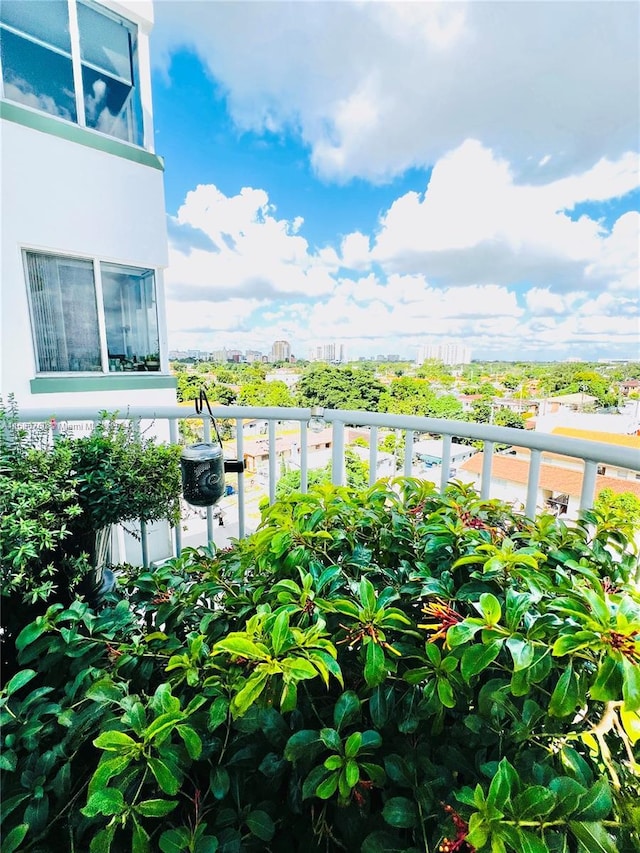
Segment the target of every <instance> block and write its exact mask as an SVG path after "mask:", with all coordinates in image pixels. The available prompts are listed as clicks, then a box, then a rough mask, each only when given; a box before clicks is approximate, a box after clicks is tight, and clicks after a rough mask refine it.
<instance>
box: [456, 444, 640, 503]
mask: <svg viewBox="0 0 640 853" xmlns="http://www.w3.org/2000/svg"><path fill="white" fill-rule="evenodd" d="M483 457H484V453H477V454H476V455H475V456H472V457H471V459H467V460H466V462H463V463H462V465H460V466H459V469H462V470H463V471H468V472H469V473H470V474H480V473H481V472H482V459H483ZM491 478H492V479H494V480H507V481H508V482H510V483H521V484H523V485H526V483H527V482H528V480H529V462H528V461H527V460H525V459H515V458H514V457H513V456H501V455H500V454H496V455H494V457H493V464H492V466H491ZM538 486H539V488H541V489H548V490H549V491H552V492H563V493H564V494H568V495H580V492H581V490H582V471H570V470H568V469H567V468H561V467H560V466H559V465H544V464H543V465H541V466H540V480H539V483H538ZM603 489H611V491H612V492H614V493H615V494H622V493H623V492H631V493H632V494H634V495H636V496H637V497H639V498H640V480H623V479H622V478H620V477H604V476H602V475H600V474H599V475H598V476H597V477H596V494H599V493H600V492H601V491H602V490H603Z"/></svg>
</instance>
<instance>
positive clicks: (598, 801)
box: [572, 779, 613, 822]
mask: <svg viewBox="0 0 640 853" xmlns="http://www.w3.org/2000/svg"><path fill="white" fill-rule="evenodd" d="M612 808H613V799H612V797H611V789H610V788H609V784H608V782H607V780H606V779H599V780H598V781H597V782H596V783H595V784H594V785H592V787H591V788H589V790H588V791H586V792H585V793H584V794H583V795H582V796H581V797H580V800H579V801H578V804H577V806H576V811H575V813H574V814H573V815H572V817H573V819H574V820H579V821H587V822H590V821H597V820H604V819H605V818H607V817H608V816H609V813H610V812H611V809H612Z"/></svg>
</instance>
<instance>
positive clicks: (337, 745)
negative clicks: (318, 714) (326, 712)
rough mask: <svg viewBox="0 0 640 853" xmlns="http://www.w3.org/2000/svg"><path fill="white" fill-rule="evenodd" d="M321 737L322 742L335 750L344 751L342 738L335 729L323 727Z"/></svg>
mask: <svg viewBox="0 0 640 853" xmlns="http://www.w3.org/2000/svg"><path fill="white" fill-rule="evenodd" d="M320 738H321V739H322V743H323V744H324V745H325V746H326V747H328V748H329V749H332V750H333V751H334V752H342V740H341V739H340V735H339V734H338V732H337V731H336V730H335V729H321V730H320Z"/></svg>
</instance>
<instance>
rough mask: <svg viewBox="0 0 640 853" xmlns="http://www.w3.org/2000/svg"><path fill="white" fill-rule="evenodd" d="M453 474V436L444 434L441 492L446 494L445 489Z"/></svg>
mask: <svg viewBox="0 0 640 853" xmlns="http://www.w3.org/2000/svg"><path fill="white" fill-rule="evenodd" d="M450 474H451V436H450V435H443V436H442V470H441V471H440V494H444V490H445V489H446V487H447V483H448V482H449V476H450Z"/></svg>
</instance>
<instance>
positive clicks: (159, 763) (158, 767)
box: [147, 758, 180, 797]
mask: <svg viewBox="0 0 640 853" xmlns="http://www.w3.org/2000/svg"><path fill="white" fill-rule="evenodd" d="M147 763H148V764H149V769H150V770H151V772H152V773H153V775H154V776H155V777H156V782H157V783H158V785H160V788H161V789H162V790H163V791H164V793H165V794H169V796H170V797H173V796H175V795H176V794H177V793H178V788H179V787H180V781H179V780H178V778H177V777H176V772H175V769H174V768H172V767H171V766H169V765H168V764H167V762H166V761H163V760H162V759H161V758H148V759H147Z"/></svg>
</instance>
